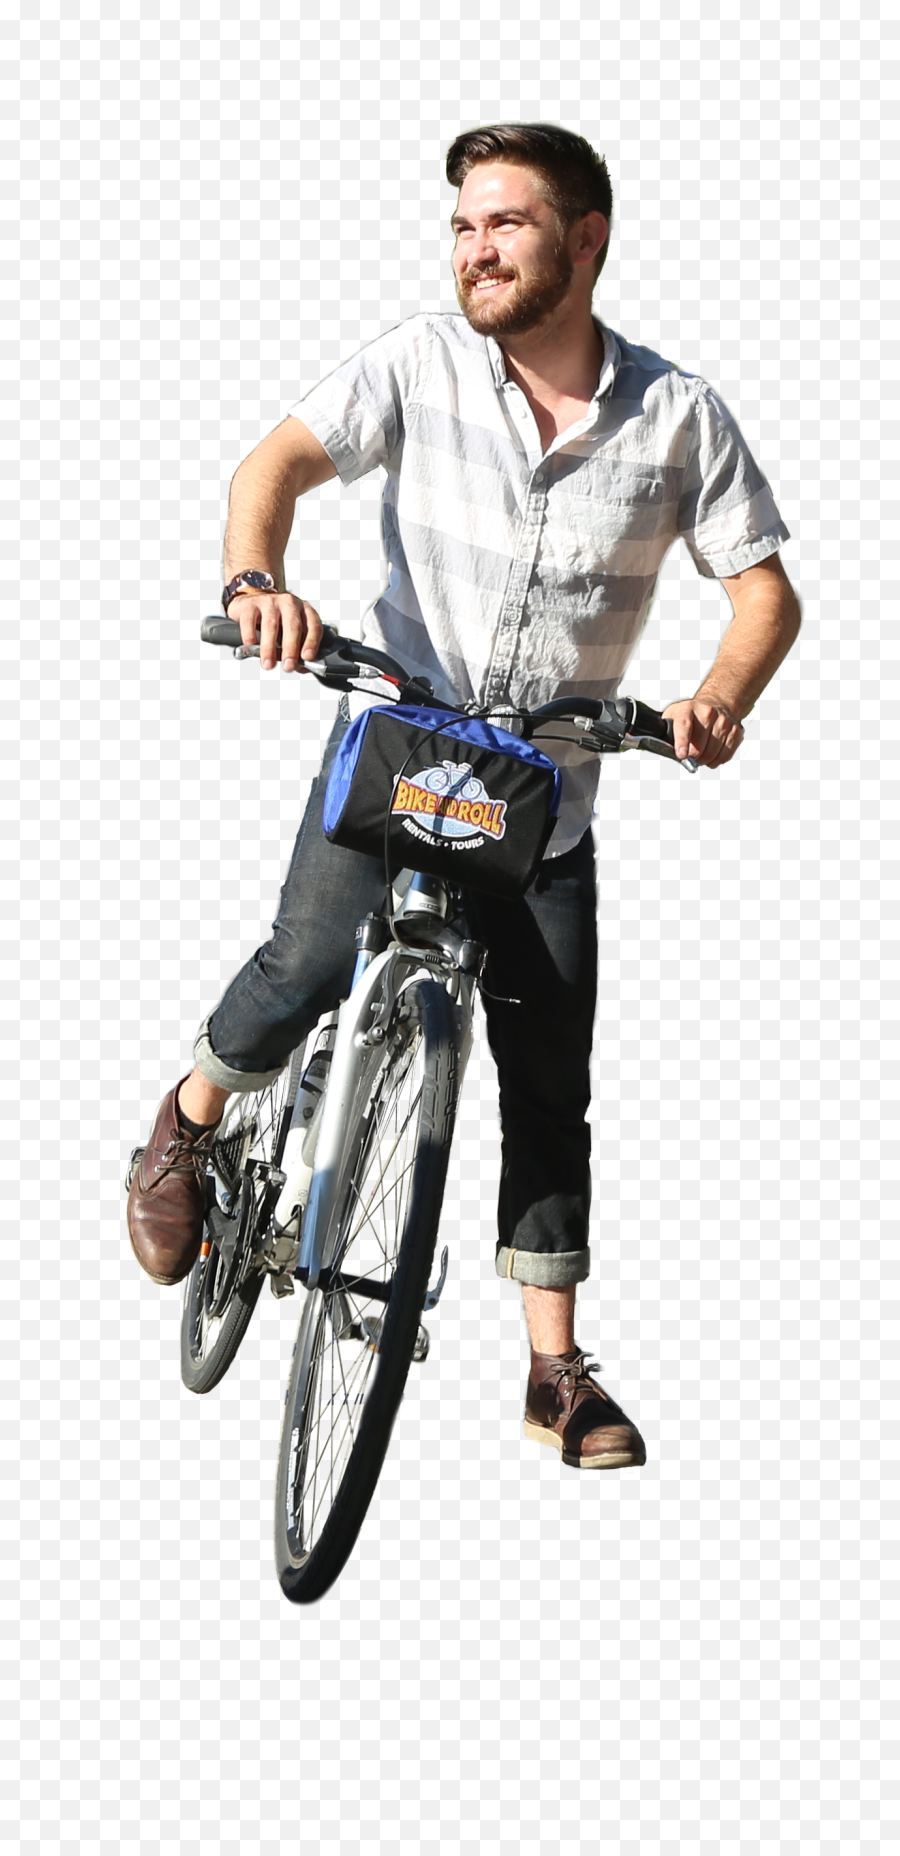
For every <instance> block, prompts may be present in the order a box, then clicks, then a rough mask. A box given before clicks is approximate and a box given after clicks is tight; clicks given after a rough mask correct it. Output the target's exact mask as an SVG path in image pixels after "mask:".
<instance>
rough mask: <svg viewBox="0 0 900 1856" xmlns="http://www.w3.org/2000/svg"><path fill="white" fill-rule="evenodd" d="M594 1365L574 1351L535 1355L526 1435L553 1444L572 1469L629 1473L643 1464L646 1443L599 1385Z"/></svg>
mask: <svg viewBox="0 0 900 1856" xmlns="http://www.w3.org/2000/svg"><path fill="white" fill-rule="evenodd" d="M596 1364H597V1362H596V1361H595V1360H589V1359H588V1357H587V1354H586V1353H582V1352H581V1350H580V1349H579V1350H578V1351H577V1352H575V1353H570V1354H555V1353H535V1352H534V1349H532V1354H531V1371H530V1373H529V1375H528V1385H527V1388H526V1392H525V1435H526V1437H532V1438H534V1439H535V1441H536V1442H537V1443H540V1444H553V1445H554V1447H555V1448H556V1449H557V1450H558V1451H559V1452H560V1454H561V1456H562V1460H563V1462H564V1463H568V1464H569V1465H570V1467H571V1468H572V1469H629V1468H631V1467H633V1466H637V1465H638V1464H640V1463H645V1462H646V1460H647V1452H646V1449H645V1447H644V1439H643V1437H642V1436H641V1434H640V1431H639V1430H638V1429H637V1427H636V1426H635V1425H634V1424H632V1422H631V1419H630V1418H627V1417H626V1416H625V1413H624V1411H623V1410H622V1408H621V1406H620V1405H617V1404H616V1402H615V1400H614V1399H611V1398H610V1396H609V1393H608V1392H604V1390H603V1387H602V1386H601V1385H598V1384H597V1381H596V1379H594V1378H593V1376H592V1375H593V1371H594V1369H595V1367H596Z"/></svg>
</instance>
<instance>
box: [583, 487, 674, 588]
mask: <svg viewBox="0 0 900 1856" xmlns="http://www.w3.org/2000/svg"><path fill="white" fill-rule="evenodd" d="M665 490H666V480H665V477H664V476H662V475H659V474H657V475H654V474H653V473H651V472H648V473H647V474H646V476H638V475H636V474H635V475H629V477H628V478H627V479H625V480H622V479H620V478H612V479H606V480H603V479H595V481H594V482H593V483H591V484H586V485H585V486H584V488H583V489H581V488H579V489H577V490H575V489H574V487H573V493H572V495H571V497H570V499H569V506H568V511H567V523H566V553H567V557H568V564H569V567H570V570H571V571H573V572H575V573H578V574H585V573H588V574H589V573H602V572H604V571H606V572H612V573H623V574H635V573H637V574H640V573H652V572H653V571H654V569H655V567H656V566H657V565H658V556H659V535H660V530H661V527H662V524H663V511H664V508H665Z"/></svg>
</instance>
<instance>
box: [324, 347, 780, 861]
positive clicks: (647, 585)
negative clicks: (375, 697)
mask: <svg viewBox="0 0 900 1856" xmlns="http://www.w3.org/2000/svg"><path fill="white" fill-rule="evenodd" d="M597 327H598V330H599V332H600V334H601V335H602V338H603V344H604V353H603V364H602V367H601V371H600V378H599V381H598V383H597V390H596V393H595V394H594V397H593V399H592V400H591V403H590V405H589V406H588V408H587V411H586V413H585V416H584V418H583V419H581V420H579V421H578V423H577V424H575V425H571V426H569V428H568V430H567V431H565V432H562V433H560V435H559V436H558V437H557V438H555V439H554V440H553V442H552V444H551V445H550V446H549V447H548V449H547V450H546V451H545V450H544V449H543V446H542V442H541V438H540V435H539V432H538V428H537V422H536V420H535V418H534V414H533V413H532V411H531V408H530V406H529V404H528V401H527V399H526V397H525V395H524V393H523V392H522V390H521V388H519V387H518V386H517V385H516V384H515V382H514V381H512V380H510V379H509V378H508V377H507V373H506V367H505V363H504V359H503V352H502V350H501V348H500V347H499V345H498V343H497V342H496V341H494V340H493V339H492V338H491V337H490V336H488V337H485V336H483V335H478V334H476V332H475V330H474V329H472V328H470V326H469V324H468V322H467V321H466V320H465V317H464V316H455V315H420V316H413V317H411V318H410V320H409V321H407V322H403V323H401V324H400V325H399V327H397V328H395V329H391V330H390V331H389V333H388V334H387V335H382V336H380V337H379V339H378V340H377V341H374V342H372V343H371V344H370V345H369V347H367V348H364V349H363V350H362V352H361V353H360V354H358V355H355V356H354V358H353V359H352V360H351V361H346V362H344V364H343V365H342V366H341V367H339V368H338V369H337V370H336V372H335V373H333V374H330V375H329V376H328V378H327V379H326V380H323V381H322V382H320V384H319V385H318V386H316V387H313V389H312V391H311V392H309V393H307V394H306V395H305V397H304V398H303V399H302V400H300V401H298V403H297V405H296V406H294V407H292V409H291V410H292V412H293V413H294V414H295V415H296V416H297V418H299V419H302V421H303V423H304V425H306V426H308V428H309V430H310V431H311V432H313V433H314V434H315V436H316V437H317V438H318V439H319V441H320V443H321V444H322V445H323V446H324V448H325V450H326V451H327V452H328V455H329V457H330V458H331V459H332V462H333V463H334V465H335V466H336V469H337V472H338V475H339V477H340V478H341V480H342V481H343V482H344V483H353V482H355V480H356V478H357V477H362V476H364V475H365V474H366V472H367V471H370V470H374V469H375V467H376V466H377V465H380V466H381V467H382V469H383V470H384V471H385V472H386V474H387V480H386V482H385V485H384V493H383V499H382V512H383V518H382V519H383V532H384V549H385V556H386V561H387V570H388V582H387V585H386V587H385V588H384V591H383V592H382V593H381V595H380V596H379V598H378V599H376V600H375V602H374V605H373V606H372V607H371V609H370V611H369V612H367V614H366V616H365V620H364V625H363V636H364V639H365V641H366V642H367V643H368V644H372V645H376V646H379V647H380V648H381V649H382V650H385V651H390V652H391V653H392V654H393V655H394V656H396V657H399V658H400V660H401V661H402V663H403V664H404V665H406V666H407V667H408V668H409V669H410V670H411V671H412V672H413V673H414V674H415V675H418V676H425V677H428V678H429V679H430V681H431V683H432V685H433V687H434V689H435V692H436V694H437V695H438V696H440V697H443V699H444V700H445V701H447V702H454V703H458V704H464V703H467V702H477V703H479V704H483V705H485V706H486V707H487V708H489V709H491V710H502V708H503V706H504V704H507V705H508V704H514V705H516V706H520V707H524V708H535V707H536V706H537V705H538V704H540V703H544V702H549V701H551V700H552V699H553V698H554V697H559V696H571V695H581V696H595V697H601V696H612V695H615V693H616V691H617V689H618V686H619V681H620V679H621V677H622V674H623V672H624V670H625V667H626V665H627V663H628V660H629V658H630V656H631V654H632V652H633V650H634V647H635V645H636V643H637V641H638V639H639V637H640V634H641V631H642V628H643V626H644V622H645V620H646V617H647V612H648V609H649V606H650V602H651V600H652V597H653V591H654V588H655V586H656V580H657V576H658V574H659V570H660V567H661V566H662V562H663V560H664V558H665V555H666V553H667V552H668V550H669V548H670V547H671V545H672V543H673V542H674V541H675V540H676V539H677V538H678V537H679V536H680V537H681V539H682V540H683V541H684V542H685V544H686V546H687V548H688V550H689V552H690V554H691V556H692V558H693V560H694V563H695V565H696V567H697V570H698V572H699V573H701V574H705V575H707V576H709V577H721V576H723V575H728V574H736V573H740V572H741V570H742V569H743V568H745V567H752V566H753V565H754V564H755V563H756V562H757V561H764V560H765V559H766V558H767V556H768V555H771V554H774V553H775V552H776V551H777V549H778V548H779V547H780V545H781V543H782V542H783V541H784V540H786V539H787V533H788V531H787V529H786V528H785V526H784V524H783V522H782V521H781V519H780V516H779V513H778V510H777V508H776V505H775V501H774V498H773V496H772V492H771V490H770V488H769V485H768V483H767V482H766V479H765V477H764V476H763V475H762V472H761V471H760V469H759V467H758V465H757V464H756V463H755V461H754V459H753V457H752V456H751V453H750V451H749V450H748V447H747V444H746V442H745V440H744V439H743V437H742V435H741V433H740V431H739V430H738V427H737V425H736V424H735V421H734V420H733V418H732V417H731V414H730V413H729V412H728V409H727V407H726V406H724V405H723V403H722V401H721V400H720V399H719V398H718V396H717V395H716V394H715V393H714V392H713V390H712V388H711V387H709V386H707V384H706V382H705V381H704V380H701V379H700V378H698V377H697V376H695V375H690V374H683V373H681V372H680V370H679V369H678V368H677V367H675V366H674V365H673V364H672V363H671V362H670V361H664V360H663V359H662V357H661V356H660V355H658V354H654V353H653V352H652V351H651V350H650V349H649V348H639V347H634V346H633V345H632V344H631V343H630V342H626V341H624V340H623V338H622V337H621V336H620V335H613V334H612V333H611V331H610V330H608V329H605V328H603V327H602V325H601V324H599V323H598V324H597ZM546 751H547V753H549V754H552V755H553V758H554V759H555V760H556V761H557V762H558V764H559V766H560V767H561V769H562V773H563V797H562V805H561V809H560V817H559V823H558V825H557V828H556V831H555V832H554V835H553V839H552V851H551V855H552V856H555V857H558V856H561V855H562V854H563V852H565V851H567V850H569V849H570V848H571V847H572V845H574V844H576V843H577V842H578V839H579V838H580V837H581V835H582V833H583V832H584V831H585V829H586V828H587V825H588V824H589V822H590V817H591V811H592V806H593V800H594V795H595V792H596V788H597V778H598V773H599V762H598V760H597V758H596V757H595V756H594V755H587V754H585V753H584V752H583V750H581V749H579V748H578V747H577V746H576V745H575V744H574V743H572V744H571V745H570V744H567V743H563V742H558V741H556V742H553V743H550V742H548V743H547V744H546Z"/></svg>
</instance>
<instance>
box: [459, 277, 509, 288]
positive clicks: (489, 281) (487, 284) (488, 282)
mask: <svg viewBox="0 0 900 1856" xmlns="http://www.w3.org/2000/svg"><path fill="white" fill-rule="evenodd" d="M514 282H515V279H514V278H513V277H476V279H475V282H474V284H470V285H469V289H470V290H497V289H499V288H500V286H501V285H502V284H511V283H514Z"/></svg>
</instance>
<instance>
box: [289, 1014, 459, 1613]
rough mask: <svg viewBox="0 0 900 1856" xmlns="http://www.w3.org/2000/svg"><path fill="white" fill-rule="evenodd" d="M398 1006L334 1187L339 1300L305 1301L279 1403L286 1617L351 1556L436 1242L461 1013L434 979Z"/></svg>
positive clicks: (314, 1295)
mask: <svg viewBox="0 0 900 1856" xmlns="http://www.w3.org/2000/svg"><path fill="white" fill-rule="evenodd" d="M401 1005H402V1009H403V1010H404V1011H405V1012H406V1013H407V1018H406V1021H405V1022H406V1027H407V1034H406V1036H405V1037H404V1038H403V1039H402V1040H401V1041H400V1042H397V1041H396V1040H397V1038H398V1032H397V1028H396V1026H394V1027H393V1028H392V1030H393V1037H394V1040H395V1045H394V1049H393V1052H392V1055H391V1057H390V1058H389V1060H388V1062H387V1063H386V1065H385V1067H384V1068H383V1070H382V1071H381V1074H380V1076H379V1078H378V1079H377V1081H376V1083H375V1086H374V1088H373V1091H372V1094H371V1096H370V1097H369V1100H368V1102H367V1103H366V1105H365V1109H364V1112H363V1114H362V1116H361V1118H360V1130H359V1138H358V1140H357V1141H356V1142H355V1143H352V1144H351V1145H352V1147H355V1149H356V1152H355V1155H354V1156H353V1157H352V1158H351V1161H350V1163H349V1164H348V1167H347V1175H346V1178H345V1180H344V1182H343V1186H342V1192H343V1199H344V1204H343V1208H342V1211H341V1214H340V1226H339V1239H338V1245H337V1252H336V1264H335V1265H334V1266H333V1267H338V1268H339V1269H340V1272H341V1274H342V1277H343V1279H344V1286H343V1287H340V1288H338V1289H336V1290H332V1289H324V1290H323V1289H320V1288H316V1289H313V1290H311V1291H309V1292H308V1295H307V1301H306V1307H305V1309H304V1312H303V1318H302V1320H301V1322H300V1328H299V1332H298V1335H297V1341H296V1344H295V1347H294V1356H293V1361H292V1365H291V1375H290V1379H289V1382H288V1388H287V1393H286V1396H285V1409H284V1420H283V1424H282V1432H281V1446H280V1450H279V1458H278V1472H277V1477H276V1490H275V1559H276V1566H277V1570H278V1577H279V1581H280V1583H281V1589H282V1591H283V1592H284V1594H285V1596H286V1597H287V1598H289V1599H290V1600H291V1602H292V1603H294V1604H310V1603H312V1602H313V1601H314V1600H315V1599H317V1598H321V1597H322V1595H323V1593H324V1592H326V1591H327V1590H328V1588H329V1586H331V1585H332V1584H333V1582H334V1580H335V1579H336V1578H337V1577H338V1574H339V1573H340V1572H341V1571H342V1569H343V1567H344V1565H345V1564H346V1561H347V1559H348V1557H349V1555H350V1553H351V1552H352V1550H353V1547H354V1545H355V1544H356V1540H357V1536H358V1534H359V1530H360V1528H361V1526H362V1523H363V1520H364V1519H365V1515H366V1511H367V1509H368V1507H369V1503H370V1501H371V1499H372V1496H373V1494H374V1491H375V1485H376V1483H377V1480H378V1476H379V1474H380V1471H381V1466H382V1464H383V1462H384V1458H385V1455H386V1452H387V1448H388V1444H389V1442H390V1436H391V1431H392V1428H393V1424H394V1420H395V1418H396V1415H397V1410H398V1408H399V1405H400V1400H401V1398H402V1396H403V1389H404V1386H405V1385H406V1379H407V1375H408V1372H409V1368H410V1364H411V1362H412V1359H413V1357H414V1353H415V1352H416V1343H417V1339H418V1337H419V1334H420V1317H421V1314H422V1305H423V1302H424V1299H425V1292H426V1289H427V1287H428V1278H429V1274H430V1271H431V1263H432V1258H433V1256H434V1249H435V1243H436V1240H437V1232H438V1224H439V1222H440V1214H441V1205H442V1201H443V1196H444V1183H445V1180H446V1175H447V1162H448V1159H449V1153H450V1143H451V1140H452V1136H453V1125H454V1121H455V1116H456V1100H457V1091H458V1079H459V1052H458V1045H457V1037H456V1021H455V1012H454V1007H453V1005H452V1004H451V1001H450V999H449V997H448V995H447V992H446V990H445V989H444V987H443V986H441V985H440V984H438V983H437V982H436V981H434V980H431V979H427V980H420V981H417V982H416V983H415V984H414V985H413V986H411V987H409V988H407V989H406V990H405V991H404V992H403V994H402V995H401ZM398 1156H399V1157H398ZM376 1220H377V1221H378V1225H377V1228H376ZM382 1232H383V1236H382ZM379 1250H380V1251H381V1257H380V1258H379V1256H378V1251H379ZM357 1272H359V1273H360V1274H361V1275H362V1276H363V1277H364V1278H365V1280H366V1281H368V1282H371V1281H373V1279H374V1280H375V1281H376V1282H380V1283H381V1284H382V1286H384V1287H386V1285H387V1284H388V1283H390V1299H389V1301H387V1302H386V1301H385V1297H384V1296H383V1295H382V1296H381V1297H376V1298H372V1297H371V1296H369V1295H366V1294H365V1293H363V1292H361V1291H360V1290H359V1288H358V1287H357V1288H355V1289H353V1290H350V1289H348V1288H347V1278H348V1275H349V1277H350V1279H351V1280H352V1279H353V1278H354V1277H355V1276H356V1273H357ZM379 1272H380V1273H379ZM341 1348H343V1349H344V1353H343V1354H342V1353H341ZM424 1351H427V1337H426V1339H425V1346H424ZM420 1357H424V1352H423V1353H422V1354H420ZM326 1367H327V1372H326ZM336 1367H337V1368H338V1369H339V1370H338V1371H337V1372H336V1370H335V1369H336ZM326 1454H327V1456H328V1458H329V1461H328V1464H327V1467H326V1469H323V1471H322V1481H323V1485H324V1486H323V1489H322V1492H321V1494H318V1475H319V1468H320V1465H322V1463H323V1460H324V1458H325V1457H326ZM323 1509H324V1512H322V1513H320V1510H323Z"/></svg>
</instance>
